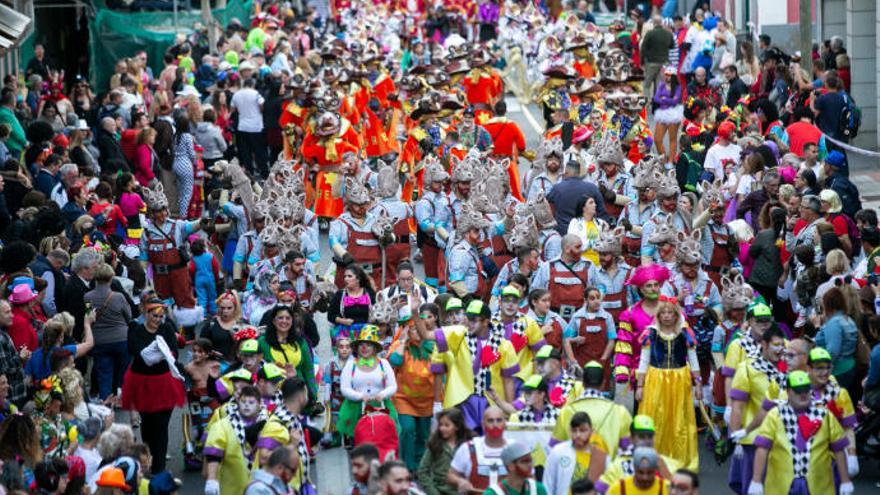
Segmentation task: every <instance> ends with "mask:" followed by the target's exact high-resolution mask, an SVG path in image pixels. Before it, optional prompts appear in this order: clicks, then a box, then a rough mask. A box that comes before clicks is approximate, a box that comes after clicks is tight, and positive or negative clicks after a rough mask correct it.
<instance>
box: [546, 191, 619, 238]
mask: <svg viewBox="0 0 880 495" xmlns="http://www.w3.org/2000/svg"><path fill="white" fill-rule="evenodd" d="M584 196H590V197H592V198H593V199H594V200H595V201H596V217H597V218H601V219H602V220H605V221H608V214H607V213H606V212H605V200H604V199H602V193H600V192H599V188H598V187H597V186H596V184H593V183H592V182H585V181H584V180H582V179H580V178H579V177H564V178H563V179H562V180H560V181H559V182H557V183H556V185H554V186H553V188H552V189H550V192H548V193H547V201H549V202H550V204H551V205H553V210H554V215H555V216H556V230H557V231H559V234H560V235H565V234H566V233H568V224H569V223H570V222H571V219H572V218H575V217H579V216H581V212H579V211H575V210H576V207H577V203H578V201H579V200H580V199H581V198H582V197H584Z"/></svg>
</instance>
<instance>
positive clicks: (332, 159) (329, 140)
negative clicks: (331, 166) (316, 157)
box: [318, 134, 342, 163]
mask: <svg viewBox="0 0 880 495" xmlns="http://www.w3.org/2000/svg"><path fill="white" fill-rule="evenodd" d="M341 143H342V139H341V138H340V137H339V135H338V134H333V135H332V136H328V137H326V138H322V139H319V140H318V144H319V145H320V146H321V147H322V148H324V159H325V160H327V161H328V162H329V163H337V162H339V152H338V151H337V150H336V146H337V145H339V144H341Z"/></svg>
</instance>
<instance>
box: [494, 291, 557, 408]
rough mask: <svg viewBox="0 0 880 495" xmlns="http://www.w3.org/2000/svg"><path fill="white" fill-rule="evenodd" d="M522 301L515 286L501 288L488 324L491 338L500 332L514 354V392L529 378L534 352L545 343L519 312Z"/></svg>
mask: <svg viewBox="0 0 880 495" xmlns="http://www.w3.org/2000/svg"><path fill="white" fill-rule="evenodd" d="M521 298H522V294H520V292H519V290H518V289H517V288H516V287H513V286H510V285H508V286H507V287H504V288H503V289H501V298H500V299H501V302H500V304H499V306H498V312H497V313H495V314H493V315H492V320H491V321H490V322H489V332H490V333H491V334H493V335H494V334H495V333H500V334H501V335H502V336H503V337H504V340H507V341H509V342H510V343H511V344H512V345H513V350H514V351H516V354H517V361H518V362H519V372H518V373H517V374H516V375H515V376H514V388H515V390H517V391H518V390H519V389H520V388H521V387H522V383H523V382H524V381H525V380H526V379H527V378H529V377H531V376H532V369H533V366H532V365H533V363H532V360H533V357H534V355H535V352H536V351H537V350H538V349H540V348H541V347H543V346H544V344H546V343H547V341H546V340H544V334H543V332H541V328H540V327H539V326H538V324H537V323H535V320H533V319H531V318H529V317H528V316H526V315H524V314H522V313H520V311H519V301H520V299H521Z"/></svg>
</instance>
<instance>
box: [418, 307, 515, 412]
mask: <svg viewBox="0 0 880 495" xmlns="http://www.w3.org/2000/svg"><path fill="white" fill-rule="evenodd" d="M465 314H466V316H467V318H468V323H467V325H468V326H467V327H464V326H461V325H452V326H448V327H442V328H439V329H437V330H434V331H433V332H432V331H431V330H429V329H428V328H427V327H426V325H425V323H424V322H423V321H422V320H421V318H419V319H417V320H416V328H417V329H418V331H419V335H421V336H422V339H423V340H426V341H429V340H431V341H436V342H437V345H436V347H435V349H434V353H433V355H432V356H431V371H432V372H433V373H434V374H436V375H444V374H445V375H446V387H445V392H444V394H443V402H442V404H441V403H440V402H439V400H438V398H437V397H435V403H434V409H435V410H437V411H439V410H441V409H448V408H450V407H458V408H459V409H461V411H462V413H463V414H464V417H465V424H466V425H467V426H468V428H471V429H477V428H480V427H481V423H480V418H483V417H484V416H483V414H484V411H486V408H487V407H489V405H490V403H489V394H488V392H489V389H490V388H491V389H493V390H494V392H495V394H497V396H498V397H499V398H500V399H501V400H504V401H508V402H509V401H511V400H513V397H514V386H513V376H514V375H516V373H517V372H518V371H519V363H518V362H517V357H516V351H515V350H514V348H513V345H512V344H511V343H510V341H508V340H506V339H504V336H503V335H501V334H500V333H497V332H496V333H490V331H489V329H490V327H489V320H490V318H491V312H490V311H489V306H488V305H485V304H483V302H482V301H476V300H475V301H471V302H470V304H468V307H467V309H466V310H465ZM438 379H439V377H438Z"/></svg>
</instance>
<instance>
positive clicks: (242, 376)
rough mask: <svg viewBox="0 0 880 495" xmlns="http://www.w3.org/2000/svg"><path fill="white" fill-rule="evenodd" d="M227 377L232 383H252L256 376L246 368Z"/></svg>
mask: <svg viewBox="0 0 880 495" xmlns="http://www.w3.org/2000/svg"><path fill="white" fill-rule="evenodd" d="M226 377H227V378H229V380H231V381H243V382H251V381H253V378H254V375H253V374H251V372H250V371H248V370H246V369H244V368H239V369H237V370H235V371H232V372H230V373H228V374H227V375H226Z"/></svg>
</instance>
